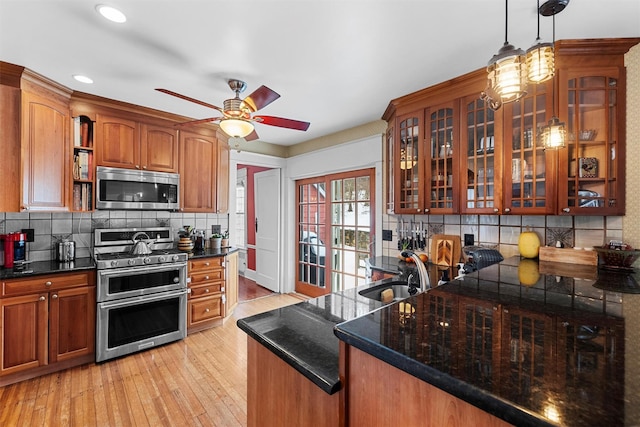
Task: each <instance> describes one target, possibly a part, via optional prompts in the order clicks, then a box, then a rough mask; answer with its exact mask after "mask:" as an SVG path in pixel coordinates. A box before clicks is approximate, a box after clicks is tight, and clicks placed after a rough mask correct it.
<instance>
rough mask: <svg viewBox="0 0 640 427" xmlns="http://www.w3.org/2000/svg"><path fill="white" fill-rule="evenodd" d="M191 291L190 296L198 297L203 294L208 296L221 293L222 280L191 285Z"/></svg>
mask: <svg viewBox="0 0 640 427" xmlns="http://www.w3.org/2000/svg"><path fill="white" fill-rule="evenodd" d="M190 288H191V293H190V294H189V298H198V297H202V296H208V295H213V294H219V293H220V292H222V282H217V283H208V284H206V285H200V286H190Z"/></svg>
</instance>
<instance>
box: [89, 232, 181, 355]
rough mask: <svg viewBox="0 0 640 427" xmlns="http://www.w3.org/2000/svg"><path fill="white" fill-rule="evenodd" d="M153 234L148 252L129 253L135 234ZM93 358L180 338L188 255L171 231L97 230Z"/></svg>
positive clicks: (130, 351) (137, 349) (140, 348)
mask: <svg viewBox="0 0 640 427" xmlns="http://www.w3.org/2000/svg"><path fill="white" fill-rule="evenodd" d="M139 232H144V233H145V234H147V235H148V236H152V237H153V239H154V240H153V243H150V246H151V249H152V252H151V253H149V254H144V255H137V254H134V253H132V249H133V247H134V246H135V244H134V239H133V237H134V235H136V234H137V233H139ZM94 236H95V237H94V244H95V245H94V256H95V260H96V265H97V269H98V272H97V311H96V313H97V316H96V317H97V319H96V362H102V361H105V360H108V359H112V358H114V357H119V356H123V355H126V354H129V353H133V352H136V351H140V350H144V349H147V348H151V347H155V346H158V345H161V344H166V343H168V342H172V341H176V340H180V339H183V338H184V337H185V336H186V331H187V328H186V320H187V254H186V253H184V252H181V251H179V250H177V249H174V243H173V238H172V235H171V229H170V228H165V227H159V228H146V229H140V228H136V229H97V230H95V234H94Z"/></svg>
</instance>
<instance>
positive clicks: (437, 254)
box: [431, 234, 462, 266]
mask: <svg viewBox="0 0 640 427" xmlns="http://www.w3.org/2000/svg"><path fill="white" fill-rule="evenodd" d="M461 245H462V244H461V242H460V236H455V235H452V234H435V235H434V236H433V237H432V238H431V263H432V264H437V265H446V266H453V265H456V264H457V263H458V262H460V256H461V253H462V252H461V251H462V247H461Z"/></svg>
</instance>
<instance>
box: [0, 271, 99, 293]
mask: <svg viewBox="0 0 640 427" xmlns="http://www.w3.org/2000/svg"><path fill="white" fill-rule="evenodd" d="M89 283H90V282H89V273H87V272H82V273H71V274H60V275H52V276H37V277H33V278H29V279H9V280H5V281H3V282H2V296H12V295H24V294H30V293H34V292H46V291H50V290H60V289H66V288H75V287H78V286H88V285H89Z"/></svg>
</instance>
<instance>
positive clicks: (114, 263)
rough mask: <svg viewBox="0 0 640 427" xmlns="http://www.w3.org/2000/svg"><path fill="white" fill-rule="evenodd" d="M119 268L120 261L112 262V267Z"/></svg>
mask: <svg viewBox="0 0 640 427" xmlns="http://www.w3.org/2000/svg"><path fill="white" fill-rule="evenodd" d="M117 266H118V261H116V260H115V259H114V260H113V261H111V267H117Z"/></svg>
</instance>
